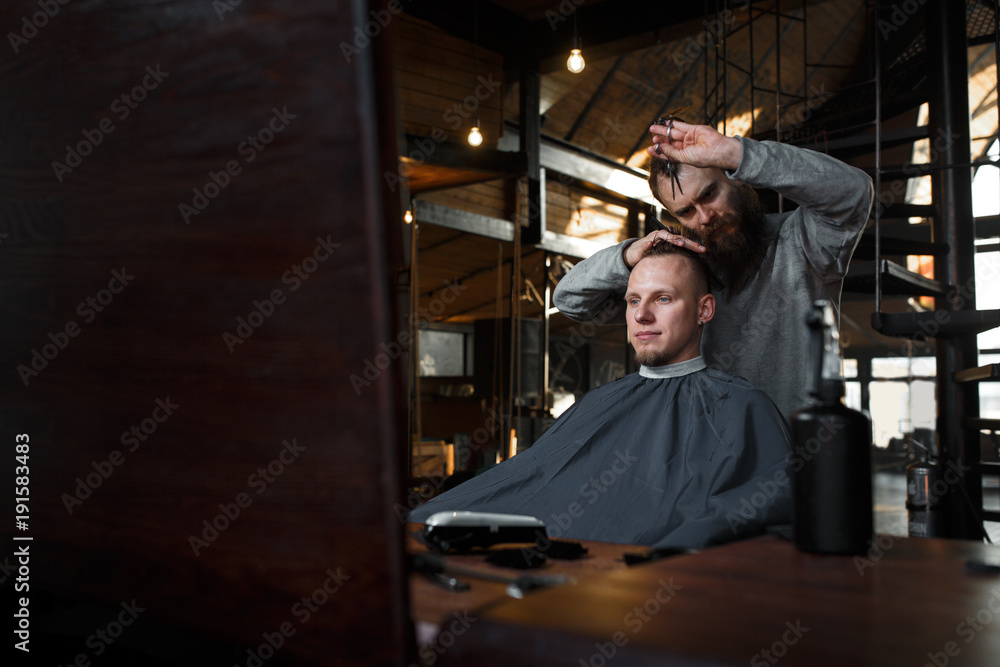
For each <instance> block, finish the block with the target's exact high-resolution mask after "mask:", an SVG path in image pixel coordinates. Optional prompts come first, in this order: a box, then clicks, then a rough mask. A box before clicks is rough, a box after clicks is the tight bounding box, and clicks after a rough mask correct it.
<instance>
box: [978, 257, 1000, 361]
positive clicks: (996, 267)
mask: <svg viewBox="0 0 1000 667" xmlns="http://www.w3.org/2000/svg"><path fill="white" fill-rule="evenodd" d="M998 283H1000V252H977V253H976V287H977V288H978V289H977V290H976V308H978V309H979V310H995V309H997V308H1000V290H997V289H996V288H995V286H996V285H997V284H998ZM978 340H979V349H981V350H983V349H986V350H990V349H994V348H1000V327H998V328H996V329H990V330H989V331H984V332H983V333H981V334H979V336H978Z"/></svg>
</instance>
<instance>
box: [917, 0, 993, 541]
mask: <svg viewBox="0 0 1000 667" xmlns="http://www.w3.org/2000/svg"><path fill="white" fill-rule="evenodd" d="M926 12H927V14H926V33H927V53H928V58H929V64H930V65H931V67H930V72H929V74H930V82H931V90H930V95H929V98H930V102H929V107H930V114H929V122H928V128H927V129H928V136H929V137H930V142H931V157H932V162H933V163H934V164H938V165H952V168H951V169H941V170H938V171H935V172H934V173H933V175H932V182H933V191H934V201H935V204H936V205H937V212H938V215H937V216H936V217H935V218H934V225H933V233H934V241H935V242H937V243H944V244H947V245H948V247H949V251H948V254H947V255H945V256H943V257H939V258H937V259H936V260H935V265H934V273H935V278H937V279H938V280H940V281H942V282H944V283H945V284H948V285H951V286H953V288H959V289H961V290H972V289H974V288H975V229H974V224H975V223H974V221H973V217H972V170H971V169H970V168H969V167H968V166H960V165H968V164H969V163H970V162H971V157H970V145H971V132H970V129H969V98H968V45H967V42H966V28H965V3H959V2H946V1H945V0H929V1H928V2H927V4H926ZM935 56H937V57H936V58H935ZM962 300H963V301H964V303H961V304H956V303H948V302H946V303H936V304H935V306H936V307H937V308H938V309H942V310H957V308H956V305H958V306H961V309H963V310H974V309H975V304H974V303H973V301H974V300H973V299H966V298H963V299H962ZM936 348H937V386H938V415H937V430H938V437H939V438H940V445H941V462H942V463H943V464H944V465H945V469H946V470H948V469H951V470H956V471H960V476H961V478H960V480H959V482H958V483H957V484H954V485H951V486H950V488H949V491H950V492H949V493H948V494H947V497H946V503H945V511H946V513H947V517H948V526H949V532H950V533H951V535H950V536H951V537H956V538H964V539H981V538H982V534H983V533H982V524H981V522H980V521H979V520H978V518H977V516H978V514H979V513H980V512H981V511H982V507H983V492H982V474H981V471H980V470H979V465H978V464H979V460H980V452H979V438H978V433H977V434H976V437H975V438H973V437H966V432H965V431H964V430H963V420H964V419H967V418H974V417H976V416H978V414H979V388H978V386H977V385H976V384H975V383H954V382H953V381H952V375H953V374H954V373H955V371H958V370H962V369H965V368H973V367H975V366H977V365H978V353H977V347H976V334H975V333H962V334H956V335H953V336H944V337H939V338H937V341H936Z"/></svg>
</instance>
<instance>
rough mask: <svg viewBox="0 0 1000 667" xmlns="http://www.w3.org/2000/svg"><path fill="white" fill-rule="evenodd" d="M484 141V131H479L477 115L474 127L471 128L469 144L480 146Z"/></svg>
mask: <svg viewBox="0 0 1000 667" xmlns="http://www.w3.org/2000/svg"><path fill="white" fill-rule="evenodd" d="M482 143H483V133H482V132H480V131H479V117H478V116H477V117H476V119H475V121H473V123H472V129H471V130H469V145H470V146H479V145H480V144H482Z"/></svg>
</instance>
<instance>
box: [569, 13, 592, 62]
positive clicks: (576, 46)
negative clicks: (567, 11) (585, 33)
mask: <svg viewBox="0 0 1000 667" xmlns="http://www.w3.org/2000/svg"><path fill="white" fill-rule="evenodd" d="M586 66H587V62H586V61H585V60H584V59H583V53H581V52H580V33H579V32H577V30H576V13H575V12H574V13H573V49H572V50H571V51H570V52H569V58H567V59H566V69H568V70H569V71H570V72H572V73H573V74H579V73H580V72H582V71H583V68H584V67H586Z"/></svg>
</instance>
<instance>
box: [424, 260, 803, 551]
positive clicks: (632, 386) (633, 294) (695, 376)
mask: <svg viewBox="0 0 1000 667" xmlns="http://www.w3.org/2000/svg"><path fill="white" fill-rule="evenodd" d="M625 305H626V309H627V315H626V319H627V323H628V334H629V341H630V342H631V344H632V346H633V348H634V349H635V358H636V361H637V362H638V364H639V365H640V368H639V371H638V372H637V373H632V374H631V375H628V376H626V377H624V378H621V379H619V380H616V381H614V382H611V383H608V384H606V385H604V386H601V387H598V388H597V389H594V390H592V391H590V392H588V393H587V394H586V395H585V396H583V397H582V398H581V399H580V400H578V401H577V402H576V403H575V404H574V405H573V406H572V407H570V408H569V409H568V410H567V411H566V412H565V413H564V414H563V415H562V416H560V418H559V419H558V420H556V422H555V423H554V424H553V425H552V427H551V428H550V429H549V430H548V431H546V433H545V434H544V435H543V436H542V437H541V438H539V439H538V441H537V442H536V443H535V444H534V445H533V446H532V447H531V448H529V449H527V450H525V451H523V452H521V453H519V454H518V455H517V456H515V457H513V458H511V459H510V460H508V461H505V462H503V463H501V464H500V465H498V466H496V467H494V468H491V469H489V470H487V471H486V472H484V473H482V474H480V475H478V476H476V477H474V478H472V479H470V480H468V481H466V482H464V483H462V484H460V485H458V486H457V487H455V488H454V489H451V490H450V491H446V492H445V493H443V494H441V495H439V496H437V497H436V498H433V499H431V500H430V501H428V502H427V503H424V504H423V505H421V506H420V507H417V508H416V509H414V510H413V511H412V512H410V514H409V516H408V520H409V521H415V522H423V521H425V520H426V519H427V518H428V517H429V516H430V515H431V514H434V513H435V512H442V511H454V510H471V511H480V512H499V513H505V514H525V515H530V516H534V517H537V518H539V519H541V520H542V521H544V522H545V523H546V525H547V526H549V527H550V535H552V536H559V537H570V538H574V539H581V540H599V541H604V542H618V543H622V544H635V545H645V546H652V547H688V548H698V547H704V546H709V545H712V544H720V543H724V542H730V541H733V540H736V539H742V538H745V537H750V536H753V535H757V534H759V533H761V532H763V531H764V530H765V529H766V528H767V527H768V526H771V525H779V524H788V523H790V522H791V504H792V503H791V486H790V482H789V479H788V476H787V474H786V455H787V454H788V451H789V443H788V432H787V429H786V425H785V422H784V419H783V418H782V417H781V415H780V413H779V412H778V410H777V408H775V406H774V404H773V403H772V402H771V400H770V399H769V398H768V397H767V396H766V395H765V394H764V393H763V392H761V391H760V390H758V389H756V388H754V387H753V386H752V385H751V384H749V383H748V382H746V381H745V380H742V379H740V378H737V377H735V376H732V375H729V374H727V373H724V372H722V371H718V370H713V369H709V368H706V366H705V362H704V361H703V360H702V358H701V351H700V348H701V333H702V329H703V327H704V325H705V324H706V323H707V322H708V321H709V320H711V319H712V317H713V315H714V314H715V298H714V297H713V296H712V295H711V294H710V293H709V290H708V271H707V270H706V267H705V264H704V263H703V260H702V259H701V258H700V257H699V256H698V255H696V254H695V253H693V252H691V251H689V250H687V249H685V248H682V247H678V246H675V245H672V244H668V243H662V242H661V243H658V244H656V245H654V246H652V247H651V248H649V249H648V250H647V251H646V253H645V254H644V255H643V257H642V259H641V260H640V261H639V262H638V263H637V264H636V266H635V268H634V269H633V270H632V273H631V276H630V277H629V281H628V289H627V292H626V294H625ZM773 352H774V353H775V354H781V351H780V350H774V351H773Z"/></svg>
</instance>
